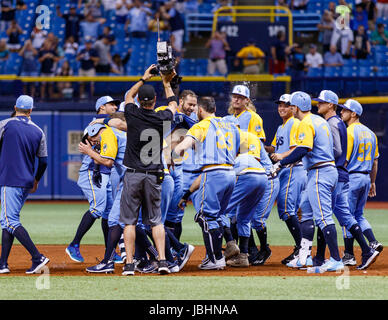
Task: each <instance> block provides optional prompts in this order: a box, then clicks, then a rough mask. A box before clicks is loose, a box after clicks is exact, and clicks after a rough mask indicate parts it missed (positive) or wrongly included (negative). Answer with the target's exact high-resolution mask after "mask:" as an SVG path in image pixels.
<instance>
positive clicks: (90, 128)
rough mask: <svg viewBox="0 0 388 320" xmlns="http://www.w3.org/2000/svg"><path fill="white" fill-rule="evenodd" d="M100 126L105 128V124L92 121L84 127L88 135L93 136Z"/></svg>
mask: <svg viewBox="0 0 388 320" xmlns="http://www.w3.org/2000/svg"><path fill="white" fill-rule="evenodd" d="M102 128H105V125H103V124H101V123H93V124H91V125H89V126H88V127H87V128H86V131H87V132H88V135H89V137H94V136H95V135H96V134H97V133H98V132H99V131H100V130H101V129H102Z"/></svg>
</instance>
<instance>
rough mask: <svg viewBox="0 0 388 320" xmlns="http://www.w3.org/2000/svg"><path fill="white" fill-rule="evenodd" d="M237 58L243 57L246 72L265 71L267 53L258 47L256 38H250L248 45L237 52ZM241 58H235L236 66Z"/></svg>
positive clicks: (244, 71) (256, 72) (257, 72)
mask: <svg viewBox="0 0 388 320" xmlns="http://www.w3.org/2000/svg"><path fill="white" fill-rule="evenodd" d="M236 57H237V58H240V59H242V62H243V66H244V69H243V73H244V74H259V73H263V71H264V70H263V68H264V58H265V53H264V52H263V51H262V50H261V49H260V48H258V47H256V42H255V39H250V40H248V43H247V46H245V47H243V48H242V49H241V50H240V51H239V52H237V54H236ZM238 63H239V60H237V59H236V60H235V66H237V64H238Z"/></svg>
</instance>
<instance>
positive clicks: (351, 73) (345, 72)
mask: <svg viewBox="0 0 388 320" xmlns="http://www.w3.org/2000/svg"><path fill="white" fill-rule="evenodd" d="M357 71H358V68H357V67H356V66H343V67H342V76H343V77H357V75H358V72H357Z"/></svg>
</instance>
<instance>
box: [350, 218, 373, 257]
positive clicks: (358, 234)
mask: <svg viewBox="0 0 388 320" xmlns="http://www.w3.org/2000/svg"><path fill="white" fill-rule="evenodd" d="M349 231H350V233H351V234H352V236H353V238H352V239H356V241H357V242H358V244H359V245H360V248H361V250H362V253H369V252H370V247H369V246H368V244H367V243H366V240H365V238H364V235H363V233H362V230H361V228H360V226H359V225H358V224H355V225H354V226H352V227H351V228H350V229H349ZM352 247H353V246H352Z"/></svg>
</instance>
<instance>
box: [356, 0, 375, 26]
mask: <svg viewBox="0 0 388 320" xmlns="http://www.w3.org/2000/svg"><path fill="white" fill-rule="evenodd" d="M360 6H361V7H362V8H363V9H364V10H365V11H366V12H367V14H368V28H369V30H372V31H373V30H375V26H376V17H377V7H376V3H375V2H374V1H372V0H362V2H361V3H360Z"/></svg>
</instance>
